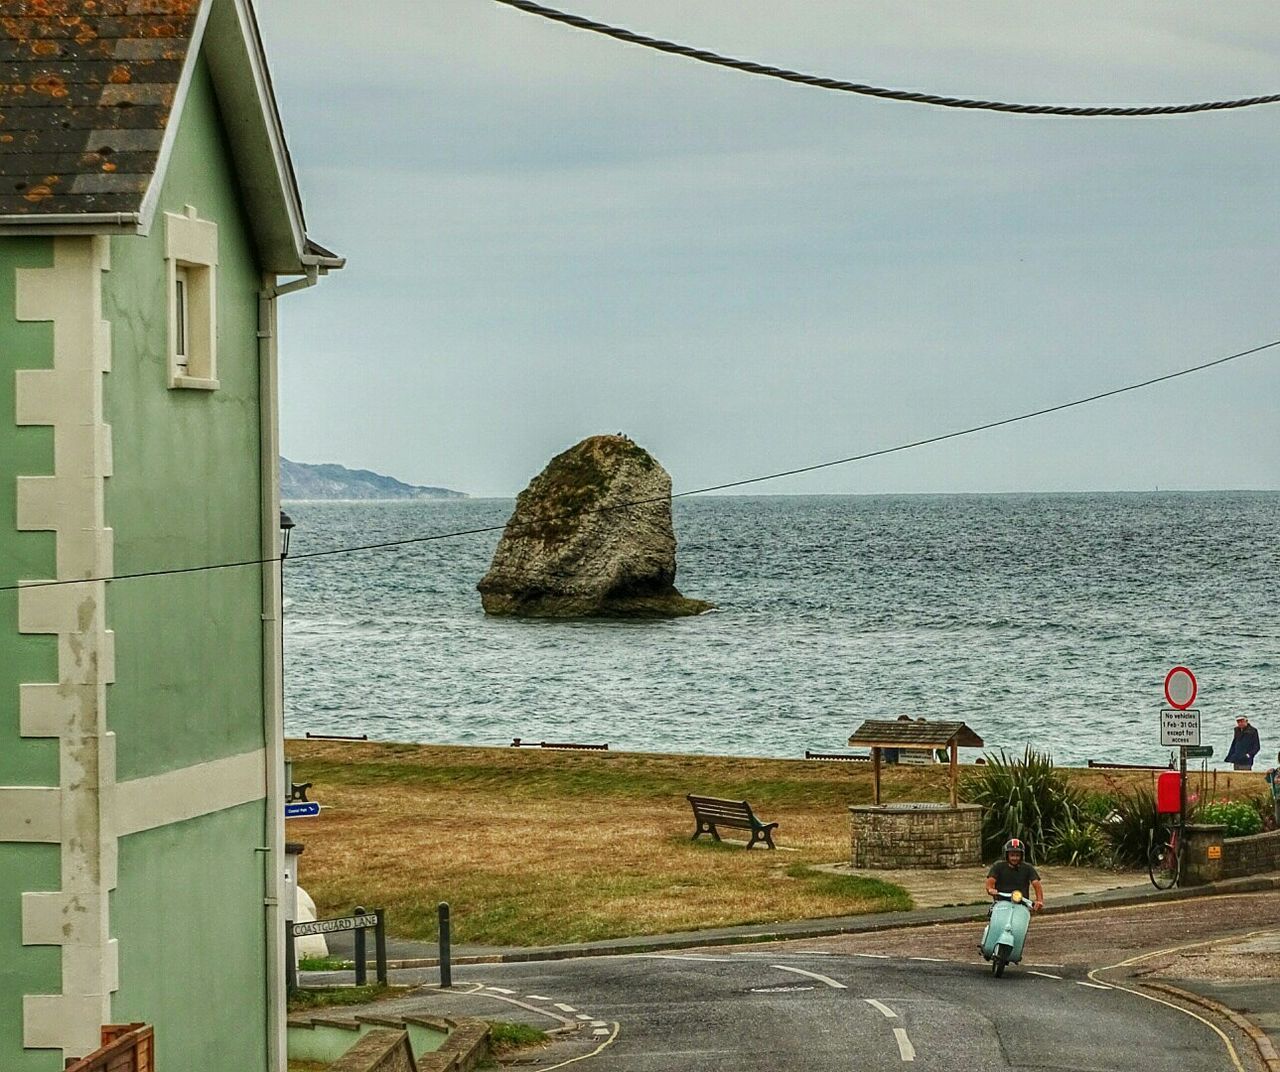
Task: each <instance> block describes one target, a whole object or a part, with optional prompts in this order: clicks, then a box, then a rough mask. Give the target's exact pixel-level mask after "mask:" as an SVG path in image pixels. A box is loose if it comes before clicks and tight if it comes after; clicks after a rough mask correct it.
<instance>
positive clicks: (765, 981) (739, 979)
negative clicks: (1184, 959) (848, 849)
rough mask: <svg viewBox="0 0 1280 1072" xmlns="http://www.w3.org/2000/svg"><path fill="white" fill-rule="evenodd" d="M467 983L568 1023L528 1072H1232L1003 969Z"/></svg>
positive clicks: (602, 962) (628, 968)
mask: <svg viewBox="0 0 1280 1072" xmlns="http://www.w3.org/2000/svg"><path fill="white" fill-rule="evenodd" d="M974 940H975V943H976V934H975V938H974ZM1032 972H1039V973H1041V974H1032ZM469 978H474V979H475V980H476V981H480V980H481V979H483V981H484V982H483V985H484V986H485V987H486V988H487V992H488V993H489V994H492V995H493V996H495V997H496V998H498V999H500V1000H505V1001H507V1002H508V1003H513V1002H520V1003H521V1005H522V1006H528V1007H530V1008H532V1009H545V1010H547V1012H548V1013H549V1014H550V1015H558V1016H559V1017H562V1018H563V1019H565V1020H577V1021H578V1022H580V1023H581V1024H582V1028H581V1029H580V1031H579V1032H578V1034H577V1036H576V1037H575V1040H574V1042H573V1043H571V1044H566V1045H567V1046H568V1048H566V1046H559V1047H556V1048H555V1049H554V1050H553V1051H552V1052H549V1053H547V1054H546V1055H544V1056H543V1057H542V1058H541V1059H538V1060H537V1061H536V1062H534V1063H530V1064H528V1065H526V1067H532V1068H551V1067H557V1063H558V1062H560V1061H565V1060H568V1059H570V1058H571V1057H576V1058H583V1057H586V1056H587V1054H588V1053H591V1052H592V1051H593V1050H595V1049H596V1048H598V1047H601V1046H603V1048H602V1049H600V1051H599V1052H598V1053H596V1054H595V1055H594V1056H592V1057H590V1058H589V1059H588V1060H586V1061H583V1062H582V1063H581V1064H580V1066H579V1067H581V1068H582V1069H583V1072H586V1070H587V1069H588V1068H590V1069H594V1070H599V1072H672V1070H681V1072H784V1070H792V1069H794V1070H797V1072H799V1070H813V1072H827V1070H831V1072H835V1070H837V1069H838V1070H840V1072H849V1070H850V1069H863V1070H867V1072H884V1070H890V1069H899V1070H901V1069H904V1068H909V1069H911V1070H915V1069H939V1070H944V1069H945V1070H948V1072H960V1070H963V1072H987V1070H992V1072H994V1070H1002V1072H1003V1070H1008V1069H1027V1070H1031V1069H1035V1070H1038V1072H1045V1070H1050V1069H1063V1070H1065V1069H1071V1070H1076V1072H1084V1070H1098V1072H1102V1070H1106V1072H1132V1070H1135V1069H1142V1070H1143V1072H1162V1070H1166V1069H1167V1070H1169V1072H1210V1070H1212V1072H1220V1070H1222V1069H1224V1068H1230V1067H1232V1066H1231V1064H1230V1062H1229V1060H1228V1057H1227V1054H1226V1050H1225V1048H1224V1046H1223V1044H1222V1042H1221V1041H1220V1040H1219V1039H1218V1038H1217V1036H1216V1035H1214V1034H1213V1033H1212V1032H1211V1031H1210V1029H1209V1028H1207V1027H1206V1026H1205V1025H1204V1024H1202V1023H1200V1022H1198V1021H1196V1020H1194V1019H1192V1018H1190V1017H1188V1016H1186V1015H1184V1014H1183V1013H1180V1012H1178V1011H1177V1010H1175V1009H1171V1008H1168V1007H1166V1006H1162V1005H1159V1004H1156V1003H1153V1002H1149V1001H1147V1000H1145V999H1143V998H1141V997H1138V996H1135V995H1133V994H1130V993H1128V992H1126V991H1125V990H1121V989H1115V988H1111V987H1106V986H1100V985H1099V984H1097V983H1094V982H1092V981H1091V980H1089V979H1088V977H1087V976H1086V975H1085V974H1084V973H1083V972H1080V971H1070V970H1068V969H1064V968H1059V967H1057V966H1055V965H1044V966H1040V967H1030V966H1028V968H1012V967H1011V968H1010V969H1009V971H1008V972H1007V974H1006V976H1005V978H1003V979H998V980H997V979H994V978H992V976H991V974H990V970H989V969H988V968H987V967H986V965H985V964H983V962H982V961H981V960H980V959H975V960H971V961H968V962H966V961H948V960H909V959H898V958H885V959H881V958H880V957H878V956H872V955H869V954H839V953H831V954H827V955H824V954H822V953H820V952H812V951H810V952H784V951H780V950H773V951H762V950H759V949H752V950H750V951H732V952H721V953H713V954H661V955H653V956H629V957H608V958H591V959H589V960H570V961H558V962H552V963H545V962H544V963H535V964H507V965H475V966H472V967H468V968H466V969H465V970H464V971H463V972H461V973H455V982H459V983H464V984H465V982H466V980H467V979H469ZM509 1007H510V1008H512V1009H517V1008H520V1007H521V1006H514V1005H509ZM509 1018H510V1017H509ZM518 1018H520V1019H530V1017H529V1016H520V1017H518ZM535 1022H536V1020H535ZM606 1044H607V1045H606Z"/></svg>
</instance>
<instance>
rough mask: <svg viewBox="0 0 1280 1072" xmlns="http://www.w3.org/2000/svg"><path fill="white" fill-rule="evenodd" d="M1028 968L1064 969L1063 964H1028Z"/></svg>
mask: <svg viewBox="0 0 1280 1072" xmlns="http://www.w3.org/2000/svg"><path fill="white" fill-rule="evenodd" d="M1027 967H1028V968H1065V967H1066V965H1065V964H1028V965H1027Z"/></svg>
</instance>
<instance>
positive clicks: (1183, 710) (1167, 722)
mask: <svg viewBox="0 0 1280 1072" xmlns="http://www.w3.org/2000/svg"><path fill="white" fill-rule="evenodd" d="M1196 692H1197V686H1196V675H1195V674H1193V673H1192V672H1191V671H1190V670H1189V669H1187V668H1186V667H1185V666H1175V667H1174V668H1173V669H1172V670H1170V671H1169V672H1168V673H1167V674H1165V676H1164V698H1165V700H1166V701H1167V702H1168V704H1169V707H1168V708H1167V709H1163V710H1161V712H1160V743H1161V745H1165V746H1169V745H1177V747H1178V829H1179V830H1182V829H1185V827H1186V825H1187V748H1188V747H1193V748H1198V747H1200V712H1199V711H1197V710H1195V709H1194V708H1192V706H1191V705H1192V704H1193V703H1195V702H1196ZM1209 752H1210V754H1212V752H1213V749H1210V750H1209Z"/></svg>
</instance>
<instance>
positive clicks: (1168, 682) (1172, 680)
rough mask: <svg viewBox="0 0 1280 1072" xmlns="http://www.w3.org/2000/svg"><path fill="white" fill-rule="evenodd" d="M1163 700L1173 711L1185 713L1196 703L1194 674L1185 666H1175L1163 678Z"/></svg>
mask: <svg viewBox="0 0 1280 1072" xmlns="http://www.w3.org/2000/svg"><path fill="white" fill-rule="evenodd" d="M1164 698H1165V699H1166V700H1168V701H1169V706H1170V707H1172V708H1173V709H1174V710H1175V711H1185V710H1186V709H1187V708H1188V707H1190V706H1191V705H1192V704H1193V703H1195V702H1196V676H1195V674H1193V673H1192V672H1191V671H1190V670H1188V669H1187V668H1186V667H1185V666H1175V667H1174V668H1173V669H1172V670H1170V671H1169V672H1168V673H1167V674H1165V676H1164ZM1197 743H1198V742H1197Z"/></svg>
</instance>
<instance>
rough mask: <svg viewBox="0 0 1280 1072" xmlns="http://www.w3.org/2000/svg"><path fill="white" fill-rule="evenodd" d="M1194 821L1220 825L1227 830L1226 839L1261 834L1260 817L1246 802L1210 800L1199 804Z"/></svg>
mask: <svg viewBox="0 0 1280 1072" xmlns="http://www.w3.org/2000/svg"><path fill="white" fill-rule="evenodd" d="M1196 821H1197V822H1201V823H1220V824H1221V825H1223V826H1225V827H1226V828H1227V831H1226V834H1227V837H1247V836H1248V835H1249V834H1258V833H1261V832H1262V816H1261V815H1259V814H1258V809H1257V808H1256V807H1254V805H1253V804H1252V803H1251V802H1250V801H1247V800H1211V801H1209V802H1208V803H1207V804H1201V805H1200V809H1199V811H1197V812H1196Z"/></svg>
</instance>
